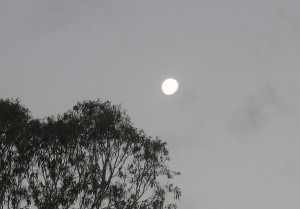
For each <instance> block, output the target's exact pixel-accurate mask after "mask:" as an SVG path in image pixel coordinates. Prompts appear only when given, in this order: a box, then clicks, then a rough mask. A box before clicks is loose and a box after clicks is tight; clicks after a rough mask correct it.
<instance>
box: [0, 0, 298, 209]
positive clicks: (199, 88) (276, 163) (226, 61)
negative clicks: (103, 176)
mask: <svg viewBox="0 0 300 209" xmlns="http://www.w3.org/2000/svg"><path fill="white" fill-rule="evenodd" d="M299 55H300V1H298V0H259V1H258V0H252V1H250V0H249V1H243V0H228V1H221V0H215V1H214V0H213V1H211V0H203V1H202V0H197V1H196V0H194V1H190V0H184V1H180V0H151V1H145V0H135V1H132V0H127V1H121V0H120V1H115V0H98V1H96V0H95V1H54V0H48V1H40V0H36V1H33V0H30V1H29V0H28V1H27V0H25V1H14V0H12V1H4V0H2V1H1V0H0V96H1V97H2V98H6V97H9V98H16V97H18V98H20V99H21V101H22V103H23V104H25V105H26V106H27V107H28V108H29V109H30V110H31V111H32V114H33V115H34V116H36V117H45V116H47V115H51V114H53V115H56V114H58V113H63V112H64V111H66V110H67V109H70V108H71V107H72V106H73V105H74V104H75V102H77V101H81V100H84V99H97V98H100V99H102V100H111V101H112V102H113V103H122V104H123V107H124V108H126V109H127V110H128V113H129V115H130V116H131V118H132V120H133V122H134V124H135V125H136V126H137V127H139V128H143V129H145V131H146V132H147V133H148V134H150V135H158V136H160V137H161V138H162V139H163V140H165V141H167V142H168V144H169V149H170V152H171V156H172V162H171V164H172V167H173V168H174V169H177V170H180V171H181V172H182V176H181V177H179V178H178V179H177V183H178V184H179V185H180V186H181V187H182V190H183V192H184V193H183V195H184V196H183V198H182V201H181V202H180V203H179V206H180V208H182V209H185V208H186V209H283V208H286V209H299V208H300V198H299V195H300V161H299V159H300V139H299V136H300V129H299V124H300V112H299V105H300V96H299V90H300V82H299V76H300V73H299V70H300V59H299ZM168 77H173V78H175V79H177V80H178V82H179V91H178V93H177V94H175V95H173V96H165V95H163V94H162V92H161V89H160V88H161V83H162V81H163V80H164V79H165V78H168Z"/></svg>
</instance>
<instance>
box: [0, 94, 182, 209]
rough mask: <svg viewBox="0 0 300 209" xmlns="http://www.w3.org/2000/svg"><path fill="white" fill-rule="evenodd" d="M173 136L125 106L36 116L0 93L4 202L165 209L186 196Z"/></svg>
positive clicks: (47, 208) (81, 106)
mask: <svg viewBox="0 0 300 209" xmlns="http://www.w3.org/2000/svg"><path fill="white" fill-rule="evenodd" d="M169 160H170V157H169V152H168V150H167V148H166V143H165V142H163V141H161V140H160V139H159V138H158V137H151V136H148V135H146V134H145V132H144V131H143V130H140V129H137V128H135V127H134V125H133V124H132V122H131V120H130V118H129V116H128V115H127V114H126V112H125V111H124V110H123V109H122V107H121V106H120V105H113V104H111V102H109V101H106V102H102V101H100V100H97V101H84V102H79V103H77V104H76V105H75V106H74V107H73V108H72V109H71V110H69V111H67V112H66V113H64V114H62V115H58V116H57V117H53V116H52V117H47V118H45V119H43V120H40V119H35V118H33V117H32V116H31V115H30V112H29V110H28V109H27V108H25V107H24V106H23V105H21V104H20V102H19V101H18V100H10V99H1V100H0V185H1V187H0V202H1V205H0V208H1V209H2V208H14V209H19V208H21V207H24V206H26V205H27V206H30V205H31V206H35V207H36V208H39V209H53V208H81V209H90V208H91V209H104V208H116V209H162V208H168V209H171V208H176V204H174V203H167V202H168V201H167V199H168V198H167V197H168V196H170V195H171V196H173V197H174V199H179V198H180V196H181V191H180V189H179V188H178V187H177V186H174V185H173V183H172V179H173V177H175V176H178V175H180V173H179V172H174V171H172V170H171V169H170V168H169V167H168V161H169Z"/></svg>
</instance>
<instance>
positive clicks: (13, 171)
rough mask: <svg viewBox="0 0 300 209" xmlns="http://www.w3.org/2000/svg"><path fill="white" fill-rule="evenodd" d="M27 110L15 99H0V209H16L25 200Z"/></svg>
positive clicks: (27, 148) (28, 118)
mask: <svg viewBox="0 0 300 209" xmlns="http://www.w3.org/2000/svg"><path fill="white" fill-rule="evenodd" d="M30 119H31V116H30V113H29V110H28V109H27V108H25V107H24V106H22V105H21V104H20V103H19V101H18V100H10V99H5V100H4V99H0V185H1V186H0V203H1V205H0V208H4V207H6V208H14V209H17V208H19V207H20V205H21V202H22V201H23V200H27V199H28V196H27V187H26V170H27V169H28V166H29V163H30V159H31V156H32V154H33V153H32V152H31V144H30V140H27V139H28V137H30V136H28V134H29V133H28V131H27V130H28V124H29V120H30Z"/></svg>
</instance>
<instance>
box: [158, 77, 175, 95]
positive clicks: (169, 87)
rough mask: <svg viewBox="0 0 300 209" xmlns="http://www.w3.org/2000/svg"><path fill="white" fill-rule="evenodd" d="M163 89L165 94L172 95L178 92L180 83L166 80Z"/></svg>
mask: <svg viewBox="0 0 300 209" xmlns="http://www.w3.org/2000/svg"><path fill="white" fill-rule="evenodd" d="M161 88H162V91H163V92H164V94H166V95H172V94H174V93H175V92H176V91H177V90H178V82H177V81H176V80H175V79H173V78H169V79H166V80H165V81H164V82H163V84H162V86H161Z"/></svg>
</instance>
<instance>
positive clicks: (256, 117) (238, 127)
mask: <svg viewBox="0 0 300 209" xmlns="http://www.w3.org/2000/svg"><path fill="white" fill-rule="evenodd" d="M286 109H287V107H286V106H285V104H284V103H283V101H282V100H281V98H280V97H279V96H278V95H277V94H276V92H275V90H274V89H273V88H270V87H268V88H265V89H263V90H261V91H259V92H257V93H256V94H254V95H251V96H249V97H248V99H247V101H246V103H245V104H244V105H243V106H242V107H241V108H240V109H239V110H237V111H236V112H235V113H234V114H233V117H232V120H231V122H230V128H231V129H232V130H233V132H234V133H235V134H237V135H239V136H240V135H245V134H258V133H259V132H260V131H261V130H262V129H263V128H264V127H265V125H266V124H268V123H269V122H270V119H271V117H272V116H273V115H274V114H281V113H284V112H285V111H286Z"/></svg>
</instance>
